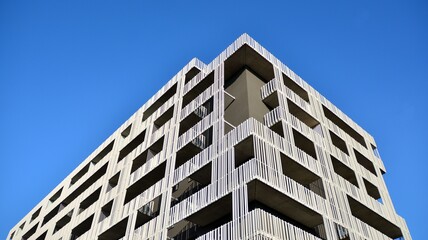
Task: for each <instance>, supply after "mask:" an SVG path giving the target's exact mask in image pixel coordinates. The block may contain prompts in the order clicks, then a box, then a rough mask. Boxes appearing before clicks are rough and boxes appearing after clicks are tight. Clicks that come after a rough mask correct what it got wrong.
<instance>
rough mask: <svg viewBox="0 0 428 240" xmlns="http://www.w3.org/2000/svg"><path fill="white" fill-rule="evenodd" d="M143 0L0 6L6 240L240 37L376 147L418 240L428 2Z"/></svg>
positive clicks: (426, 178)
mask: <svg viewBox="0 0 428 240" xmlns="http://www.w3.org/2000/svg"><path fill="white" fill-rule="evenodd" d="M147 2H149V1H120V2H119V1H80V0H77V1H19V0H17V1H6V0H2V1H0V133H1V137H0V152H1V155H0V169H1V174H0V196H1V197H0V212H1V218H0V239H2V238H3V239H4V238H6V235H7V233H8V231H9V229H10V228H11V227H13V226H14V225H15V224H16V223H17V222H18V221H19V220H20V219H21V218H22V217H24V216H25V214H27V213H28V212H29V211H30V210H31V209H32V208H33V207H34V206H35V205H36V204H37V203H38V202H39V201H41V200H42V199H43V198H44V197H45V196H46V195H47V194H48V193H49V192H50V191H51V190H52V189H53V188H54V187H55V186H56V185H57V184H58V183H60V182H61V181H62V180H63V179H64V178H65V177H66V176H67V175H68V174H69V173H70V172H71V171H72V170H73V169H74V168H75V167H76V166H78V165H79V163H80V162H81V161H82V160H84V159H85V158H86V157H87V156H88V155H89V154H90V153H91V152H92V151H93V150H95V148H96V147H97V146H98V145H100V144H101V143H102V142H103V141H104V139H106V138H107V137H108V136H109V135H110V134H111V133H113V132H114V131H115V130H116V129H117V128H118V127H119V126H120V124H121V123H123V122H124V121H125V120H126V119H128V118H129V117H130V116H131V114H133V113H134V112H135V111H136V110H137V109H138V108H139V107H140V106H141V105H142V104H144V103H145V102H146V100H147V99H148V98H149V97H151V96H152V95H153V94H154V93H155V92H156V91H157V90H158V89H159V88H160V87H161V86H162V85H164V84H165V83H166V82H167V81H168V80H169V79H170V78H171V77H172V76H173V75H175V74H176V73H177V72H178V71H179V70H180V69H181V68H182V67H183V66H184V65H185V64H186V63H187V62H188V61H189V60H191V59H192V58H193V57H198V58H199V59H201V60H202V61H204V62H205V63H209V62H210V61H211V60H212V59H213V58H214V57H216V56H217V55H218V54H219V53H220V52H221V51H222V50H223V49H225V48H226V47H227V46H228V45H229V44H230V43H232V42H233V41H234V40H235V39H236V38H237V37H239V36H240V35H241V34H242V33H244V32H247V33H248V34H250V36H252V37H253V38H254V39H255V40H256V41H258V42H259V43H260V44H262V46H264V47H265V48H267V49H268V50H269V51H270V52H271V53H272V54H274V55H275V56H276V57H277V58H279V59H280V60H281V61H283V62H284V63H285V64H286V65H288V66H289V67H290V68H291V69H293V70H294V71H295V72H296V73H297V74H299V75H300V76H301V77H302V78H303V79H305V80H306V81H307V82H308V83H309V84H311V85H312V86H313V87H314V88H315V89H317V90H318V91H319V92H320V93H321V94H323V95H324V96H326V97H327V98H328V99H329V100H330V101H331V102H333V103H334V104H336V106H338V107H339V108H340V109H342V111H344V112H345V113H346V114H347V115H348V116H350V117H351V118H352V119H354V120H355V121H356V122H357V123H358V124H359V125H360V126H362V127H363V128H365V129H366V130H367V131H368V132H370V133H371V134H372V135H373V136H374V137H375V139H376V141H377V144H378V148H379V150H380V153H381V156H382V158H383V160H384V163H385V165H386V168H387V174H386V175H385V179H386V183H387V186H388V188H389V191H390V194H391V196H392V199H393V202H394V204H395V207H396V210H397V211H398V213H399V214H400V215H402V216H403V217H404V218H406V220H407V223H408V225H409V228H410V231H411V234H412V236H413V238H414V239H424V237H423V236H426V233H425V228H426V227H425V226H424V225H425V220H426V215H427V214H428V211H427V205H426V202H427V200H426V198H427V197H428V187H427V186H428V174H427V169H428V159H427V154H426V153H425V150H426V148H427V146H428V144H427V136H428V131H427V124H426V119H427V118H428V106H427V103H428V94H427V90H428V14H427V10H428V3H427V2H426V1H396V0H391V1H296V2H299V3H292V2H289V1H264V2H263V3H261V2H252V1H241V2H240V1H234V2H228V1H211V2H207V3H205V1H186V0H184V1H172V3H171V2H168V3H166V2H163V3H157V2H156V1H150V2H152V3H147ZM154 2H156V3H154Z"/></svg>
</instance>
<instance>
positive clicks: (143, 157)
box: [131, 137, 164, 173]
mask: <svg viewBox="0 0 428 240" xmlns="http://www.w3.org/2000/svg"><path fill="white" fill-rule="evenodd" d="M163 142H164V137H161V138H160V139H159V140H157V141H156V142H155V143H153V144H152V145H151V146H150V147H149V148H147V149H146V150H145V151H144V152H143V153H141V154H140V155H138V156H137V157H136V158H135V159H134V160H133V161H132V167H131V173H133V172H135V171H136V170H137V169H138V168H140V167H141V166H143V165H144V163H146V162H147V161H149V160H150V159H152V158H153V157H154V156H156V155H157V154H159V153H160V152H161V151H162V149H163Z"/></svg>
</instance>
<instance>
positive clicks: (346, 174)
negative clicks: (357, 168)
mask: <svg viewBox="0 0 428 240" xmlns="http://www.w3.org/2000/svg"><path fill="white" fill-rule="evenodd" d="M330 158H331V162H332V164H333V170H334V172H335V173H336V174H338V175H340V176H341V177H342V178H344V179H346V180H347V181H348V182H350V183H352V184H353V185H354V186H356V187H359V186H358V181H357V176H356V175H355V172H354V171H353V170H352V169H351V168H349V167H348V166H346V165H345V164H343V163H342V162H340V161H339V160H338V159H337V158H335V157H333V156H332V155H330Z"/></svg>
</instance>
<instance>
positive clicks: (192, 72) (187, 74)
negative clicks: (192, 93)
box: [184, 67, 201, 84]
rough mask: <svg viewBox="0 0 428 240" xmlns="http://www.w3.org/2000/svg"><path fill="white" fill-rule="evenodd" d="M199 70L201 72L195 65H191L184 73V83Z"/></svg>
mask: <svg viewBox="0 0 428 240" xmlns="http://www.w3.org/2000/svg"><path fill="white" fill-rule="evenodd" d="M200 72H201V70H199V69H198V68H197V67H192V69H190V70H189V71H188V72H187V73H186V76H185V79H184V84H186V83H188V82H189V81H190V80H192V78H194V77H195V76H196V75H198V73H200Z"/></svg>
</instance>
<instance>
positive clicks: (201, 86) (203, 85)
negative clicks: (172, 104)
mask: <svg viewBox="0 0 428 240" xmlns="http://www.w3.org/2000/svg"><path fill="white" fill-rule="evenodd" d="M213 83H214V72H212V73H210V74H208V75H207V76H206V77H205V78H204V79H202V80H201V81H200V82H199V83H198V84H196V86H194V87H193V88H192V89H191V90H190V91H189V92H187V93H186V95H184V96H183V104H182V107H183V108H184V107H185V106H187V104H189V103H190V102H191V101H193V100H194V99H195V98H196V97H198V96H199V95H200V94H201V93H202V92H204V91H205V90H206V89H207V88H208V87H210V86H211V85H212V84H213Z"/></svg>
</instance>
